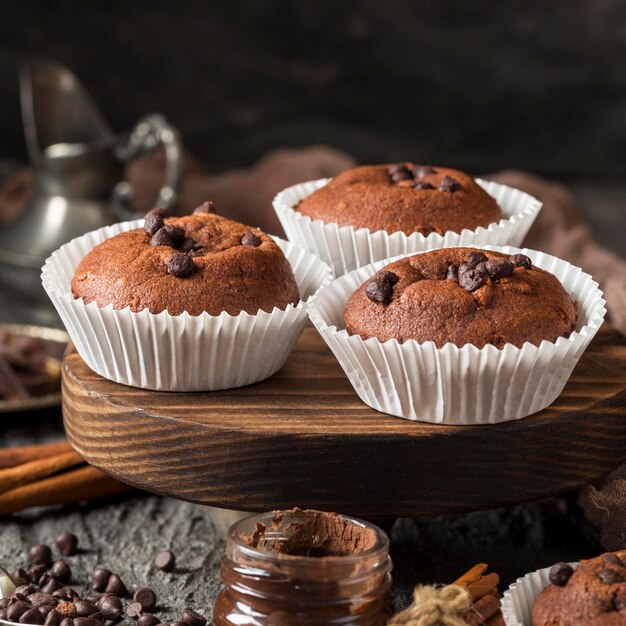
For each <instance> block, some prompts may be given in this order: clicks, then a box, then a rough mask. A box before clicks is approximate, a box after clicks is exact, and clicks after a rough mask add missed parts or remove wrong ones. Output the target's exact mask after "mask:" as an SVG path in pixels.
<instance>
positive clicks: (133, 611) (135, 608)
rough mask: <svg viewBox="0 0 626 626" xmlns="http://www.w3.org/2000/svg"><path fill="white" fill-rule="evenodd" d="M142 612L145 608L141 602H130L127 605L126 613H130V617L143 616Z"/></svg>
mask: <svg viewBox="0 0 626 626" xmlns="http://www.w3.org/2000/svg"><path fill="white" fill-rule="evenodd" d="M142 612H143V608H142V606H141V604H140V603H139V602H129V603H128V604H127V605H126V615H128V617H134V618H138V617H141V613H142Z"/></svg>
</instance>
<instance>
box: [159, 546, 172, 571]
mask: <svg viewBox="0 0 626 626" xmlns="http://www.w3.org/2000/svg"><path fill="white" fill-rule="evenodd" d="M154 565H155V566H156V567H157V569H160V570H161V571H163V572H171V571H172V570H173V569H174V567H175V566H176V557H175V556H174V553H173V552H172V551H171V550H161V552H159V553H158V554H157V555H156V556H155V557H154Z"/></svg>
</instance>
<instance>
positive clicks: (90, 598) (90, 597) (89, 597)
mask: <svg viewBox="0 0 626 626" xmlns="http://www.w3.org/2000/svg"><path fill="white" fill-rule="evenodd" d="M101 598H102V596H101V595H98V594H97V593H90V594H89V595H86V596H85V597H84V598H83V600H87V602H91V604H95V605H96V606H98V602H100V599H101Z"/></svg>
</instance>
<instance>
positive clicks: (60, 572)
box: [50, 560, 72, 583]
mask: <svg viewBox="0 0 626 626" xmlns="http://www.w3.org/2000/svg"><path fill="white" fill-rule="evenodd" d="M50 575H51V576H52V577H53V578H56V579H57V580H58V581H60V582H62V583H66V582H67V581H68V580H70V578H72V570H71V569H70V566H69V565H68V564H67V563H66V562H65V561H63V560H59V561H55V562H54V563H53V564H52V567H51V568H50Z"/></svg>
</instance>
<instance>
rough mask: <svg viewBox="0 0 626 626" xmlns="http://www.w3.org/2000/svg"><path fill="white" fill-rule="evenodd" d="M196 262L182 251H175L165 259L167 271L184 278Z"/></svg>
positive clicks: (191, 270)
mask: <svg viewBox="0 0 626 626" xmlns="http://www.w3.org/2000/svg"><path fill="white" fill-rule="evenodd" d="M195 267H196V264H195V263H194V262H193V259H192V258H191V257H190V256H189V255H188V254H185V253H184V252H175V253H174V254H172V256H171V257H170V258H169V259H168V260H167V272H168V274H171V275H172V276H176V278H185V277H187V276H189V275H190V274H192V273H193V270H194V268H195Z"/></svg>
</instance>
